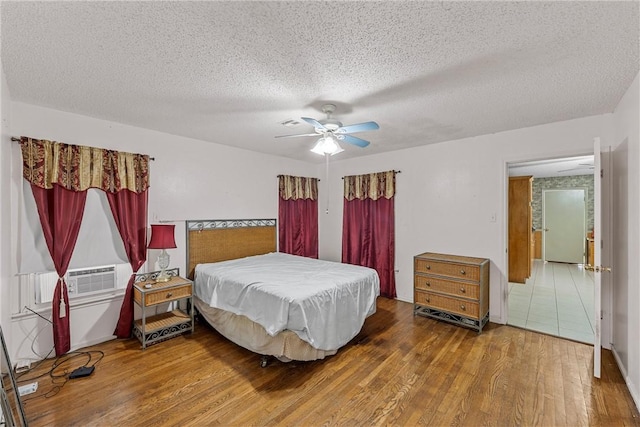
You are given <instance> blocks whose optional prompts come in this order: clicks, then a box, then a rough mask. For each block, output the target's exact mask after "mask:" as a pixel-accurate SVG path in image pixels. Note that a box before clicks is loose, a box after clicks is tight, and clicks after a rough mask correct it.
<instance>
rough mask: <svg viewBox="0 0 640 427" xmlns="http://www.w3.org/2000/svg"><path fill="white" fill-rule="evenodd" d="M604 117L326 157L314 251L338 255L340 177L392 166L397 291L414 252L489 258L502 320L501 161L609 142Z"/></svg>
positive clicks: (402, 294)
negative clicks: (317, 247)
mask: <svg viewBox="0 0 640 427" xmlns="http://www.w3.org/2000/svg"><path fill="white" fill-rule="evenodd" d="M610 121H611V120H610V115H601V116H593V117H586V118H581V119H576V120H571V121H565V122H558V123H552V124H548V125H543V126H536V127H531V128H526V129H518V130H514V131H508V132H501V133H498V134H493V135H485V136H480V137H475V138H466V139H462V140H457V141H450V142H445V143H441V144H433V145H427V146H423V147H418V148H412V149H406V150H401V151H396V152H392V153H386V154H380V155H372V156H366V157H360V158H356V159H348V160H344V161H336V160H335V159H333V158H332V159H331V166H330V173H329V175H330V177H329V180H326V179H324V168H323V167H318V172H317V173H318V174H319V176H321V177H322V178H323V180H322V181H321V190H322V192H321V194H323V195H324V194H325V192H326V189H325V187H324V185H326V184H327V182H328V185H329V186H330V187H331V188H330V191H329V193H330V194H331V198H330V201H329V205H330V210H329V214H325V213H324V209H321V213H320V257H321V258H326V259H333V260H340V256H341V252H340V248H341V244H340V242H341V229H342V226H341V225H342V224H341V221H342V188H341V185H342V180H341V177H342V176H344V175H352V174H359V173H368V172H378V171H384V170H390V169H395V170H400V171H401V173H400V174H398V175H397V187H396V188H397V195H396V269H397V270H398V271H397V274H396V287H397V293H398V298H399V299H401V300H403V301H409V302H412V301H413V276H412V275H413V256H414V255H416V254H419V253H422V252H426V251H430V252H442V253H452V254H458V255H466V256H476V257H484V258H489V259H490V260H491V271H490V274H491V286H490V317H491V320H492V321H493V322H499V323H505V322H506V314H505V313H503V310H502V307H503V303H502V298H503V295H505V294H504V290H505V289H506V284H507V280H506V277H505V274H506V263H507V257H506V253H505V251H506V227H507V222H506V220H507V216H506V212H507V206H506V202H507V199H506V189H507V182H508V175H507V172H506V164H507V162H516V161H524V160H534V159H544V158H553V157H564V156H568V155H577V154H589V153H593V138H594V137H595V136H600V137H601V138H602V141H603V142H602V143H603V145H606V144H607V143H608V141H610V139H611V128H610ZM323 197H324V196H323ZM322 203H325V202H323V201H321V208H322V207H323V206H324V205H323V204H322ZM494 216H495V218H496V220H495V222H494V221H493V220H492V218H493V217H494ZM504 306H505V307H506V305H504Z"/></svg>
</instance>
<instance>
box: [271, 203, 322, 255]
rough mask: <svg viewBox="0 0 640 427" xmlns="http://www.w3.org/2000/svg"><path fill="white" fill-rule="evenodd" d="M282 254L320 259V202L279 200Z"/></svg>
mask: <svg viewBox="0 0 640 427" xmlns="http://www.w3.org/2000/svg"><path fill="white" fill-rule="evenodd" d="M278 236H279V248H280V252H284V253H287V254H292V255H300V256H304V257H309V258H318V201H317V200H312V199H297V200H294V199H289V200H285V199H283V198H282V197H280V198H279V203H278Z"/></svg>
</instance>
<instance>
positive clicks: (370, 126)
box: [335, 122, 380, 133]
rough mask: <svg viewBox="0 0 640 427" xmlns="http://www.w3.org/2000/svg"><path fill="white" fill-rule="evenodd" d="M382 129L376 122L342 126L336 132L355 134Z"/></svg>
mask: <svg viewBox="0 0 640 427" xmlns="http://www.w3.org/2000/svg"><path fill="white" fill-rule="evenodd" d="M376 129H380V126H378V124H377V123H376V122H365V123H358V124H355V125H348V126H342V127H340V128H338V129H336V130H335V133H355V132H365V131H368V130H376Z"/></svg>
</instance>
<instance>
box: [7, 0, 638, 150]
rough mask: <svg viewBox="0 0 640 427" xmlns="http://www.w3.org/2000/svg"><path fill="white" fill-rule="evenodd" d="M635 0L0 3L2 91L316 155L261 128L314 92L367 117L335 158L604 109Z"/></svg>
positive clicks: (632, 41) (281, 130)
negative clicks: (360, 143) (361, 142)
mask: <svg viewBox="0 0 640 427" xmlns="http://www.w3.org/2000/svg"><path fill="white" fill-rule="evenodd" d="M638 5H639V4H638V2H637V1H627V2H610V1H603V2H594V1H589V2H574V1H566V2H565V1H563V2H534V1H531V2H458V1H456V2H450V1H437V2H435V1H434V2H426V1H421V2H395V1H385V2H317V1H313V2H303V1H299V2H296V1H293V2H280V1H267V2H167V1H163V2H160V1H158V2H89V1H87V2H66V1H64V2H27V1H22V2H7V1H2V3H1V14H2V16H1V26H2V28H1V31H2V34H1V35H2V51H1V54H2V64H3V67H4V71H5V75H6V78H7V82H8V85H9V88H10V92H11V98H12V99H13V100H14V101H21V102H26V103H31V104H38V105H42V106H46V107H52V108H55V109H59V110H63V111H69V112H74V113H78V114H83V115H88V116H92V117H97V118H101V119H106V120H111V121H116V122H121V123H125V124H130V125H134V126H140V127H144V128H149V129H156V130H159V131H162V132H167V133H170V134H175V135H183V136H187V137H192V138H197V139H201V140H205V141H211V142H215V143H220V144H227V145H233V146H237V147H241V148H245V149H249V150H254V151H258V152H263V153H271V154H275V155H279V156H286V157H290V158H294V159H300V160H305V161H318V162H320V161H322V157H321V156H317V155H315V154H313V153H310V152H309V151H308V150H309V149H310V148H311V147H312V145H313V143H314V142H315V138H312V137H304V138H286V139H275V138H274V136H276V135H283V134H293V133H309V132H310V131H312V130H313V129H312V127H311V126H310V125H308V124H306V123H303V124H300V125H298V126H297V127H293V128H287V127H284V126H283V125H281V124H280V123H281V122H282V121H285V120H287V119H292V118H294V119H299V118H300V117H301V116H307V117H313V118H316V119H320V118H323V117H324V116H323V114H322V113H321V105H322V104H324V103H325V102H327V101H331V102H333V103H335V104H336V105H337V106H338V109H337V111H336V113H335V114H334V116H335V117H336V118H338V119H339V120H341V121H342V122H343V123H344V124H353V123H360V122H364V121H369V120H374V121H376V122H378V123H379V125H380V130H377V131H370V132H366V133H359V134H357V135H356V136H359V137H362V138H364V139H367V140H369V141H371V145H370V146H369V147H367V148H365V149H362V148H358V147H353V146H345V147H344V148H345V149H346V150H345V152H343V153H340V154H338V155H337V156H336V157H339V158H343V159H344V158H349V157H354V156H359V155H367V154H373V153H381V152H387V151H391V150H398V149H403V148H408V147H413V146H419V145H424V144H431V143H437V142H441V141H447V140H453V139H458V138H463V137H468V136H475V135H482V134H488V133H495V132H499V131H504V130H509V129H517V128H523V127H528V126H534V125H538V124H544V123H550V122H554V121H560V120H567V119H572V118H577V117H584V116H589V115H595V114H602V113H610V112H612V111H613V109H614V108H615V106H616V105H617V103H618V102H619V100H620V98H621V97H622V95H623V94H624V92H625V91H626V90H627V89H628V87H629V86H630V84H631V82H632V81H633V78H634V77H635V75H636V74H637V73H638V69H639V63H640V58H639V53H638V52H639V47H638V45H639V42H638V40H639V31H638V26H639V25H638V23H639V12H638ZM38 136H39V137H46V135H42V136H41V135H38ZM87 145H90V142H87ZM343 145H346V144H343Z"/></svg>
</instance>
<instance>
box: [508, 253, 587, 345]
mask: <svg viewBox="0 0 640 427" xmlns="http://www.w3.org/2000/svg"><path fill="white" fill-rule="evenodd" d="M593 287H594V282H593V273H592V272H589V271H585V270H584V268H583V266H582V264H562V263H553V262H549V263H546V264H545V263H544V262H543V261H541V260H535V261H534V266H533V271H532V274H531V277H530V278H529V279H527V282H526V284H524V285H523V284H520V283H509V320H508V322H507V323H508V324H509V325H513V326H517V327H521V328H526V329H530V330H534V331H539V332H543V333H546V334H549V335H555V336H559V337H563V338H568V339H571V340H575V341H579V342H584V343H588V344H593V335H594V333H593V324H594V321H593V319H594V308H593Z"/></svg>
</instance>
